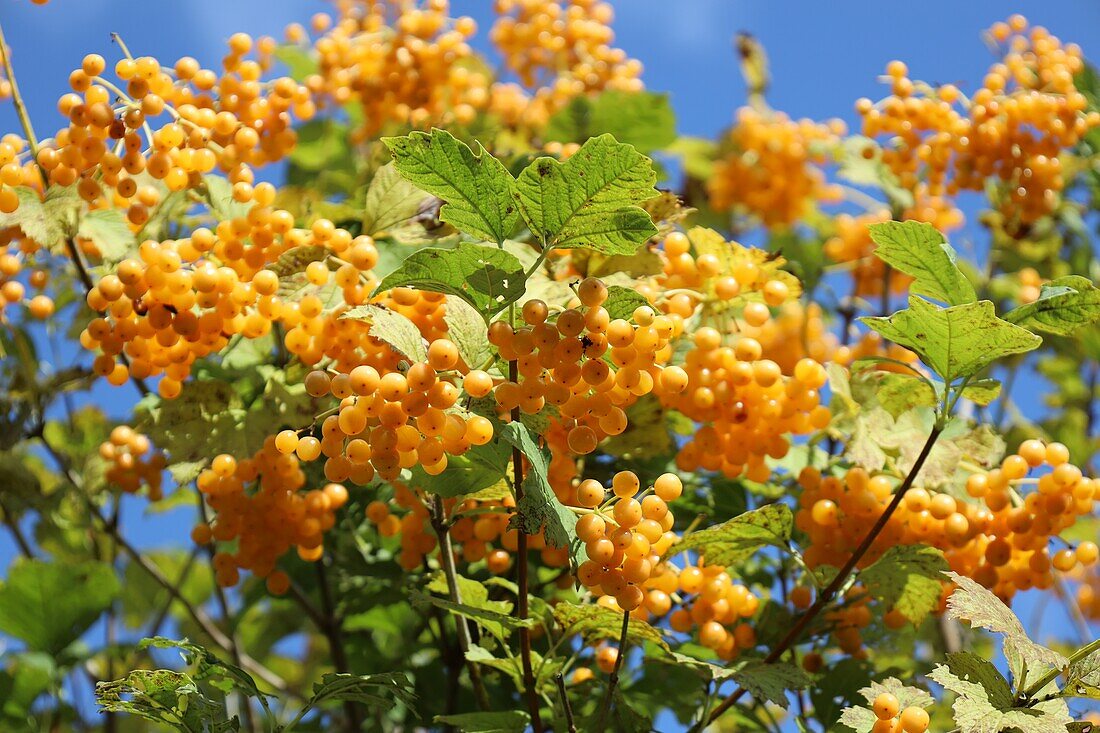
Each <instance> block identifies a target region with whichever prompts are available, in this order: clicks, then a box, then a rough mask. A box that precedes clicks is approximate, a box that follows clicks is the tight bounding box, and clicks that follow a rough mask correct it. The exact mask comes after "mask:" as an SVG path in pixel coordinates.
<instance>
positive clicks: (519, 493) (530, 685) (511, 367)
mask: <svg viewBox="0 0 1100 733" xmlns="http://www.w3.org/2000/svg"><path fill="white" fill-rule="evenodd" d="M508 379H510V380H511V381H513V382H517V381H519V365H518V363H517V362H515V361H510V362H508ZM511 418H512V422H515V423H518V422H519V420H520V413H519V407H513V408H512V414H511ZM512 474H513V483H514V486H515V492H516V506H517V507H518V506H519V505H520V502H522V501H523V453H522V452H521V451H520V449H519V446H518V445H516V446H512ZM516 545H517V546H516V555H517V560H518V562H517V563H516V570H517V575H518V577H517V585H518V586H519V592H518V593H517V599H516V600H517V603H516V618H518V619H519V620H520V621H526V620H527V602H528V601H527V595H528V592H529V588H528V582H529V581H528V578H527V575H528V572H527V571H528V568H527V533H526V532H524V531H523V530H522V529H520V530H519V538H518V541H517V543H516ZM519 654H520V659H521V660H522V662H523V688H524V690H523V691H524V695H525V697H526V698H527V712H528V713H530V715H531V727H532V729H533V730H534V732H535V733H542V718H541V717H539V696H538V691H537V690H535V670H534V667H533V665H532V664H531V630H530V629H529V628H527V626H526V625H524V626H520V627H519Z"/></svg>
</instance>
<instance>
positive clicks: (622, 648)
mask: <svg viewBox="0 0 1100 733" xmlns="http://www.w3.org/2000/svg"><path fill="white" fill-rule="evenodd" d="M629 631H630V611H623V625H622V628H621V629H620V630H619V654H618V656H616V657H615V666H614V667H613V668H612V669H611V676H610V677H609V678H608V680H607V695H606V696H605V697H604V699H603V705H602V706H601V707H600V716H599V718H597V723H596V728H597V729H599V728H602V727H603V721H604V718H606V717H607V713H608V712H609V711H610V710H611V705H612V701H613V700H614V697H615V688H616V687H617V686H618V684H619V672H620V671H621V670H622V668H623V659H625V658H626V635H627V633H628V632H629Z"/></svg>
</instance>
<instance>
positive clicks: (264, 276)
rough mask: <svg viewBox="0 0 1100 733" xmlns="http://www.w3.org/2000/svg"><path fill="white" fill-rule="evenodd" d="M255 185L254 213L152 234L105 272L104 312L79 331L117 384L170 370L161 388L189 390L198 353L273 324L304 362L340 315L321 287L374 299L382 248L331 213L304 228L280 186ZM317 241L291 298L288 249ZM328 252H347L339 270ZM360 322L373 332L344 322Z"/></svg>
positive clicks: (96, 302)
mask: <svg viewBox="0 0 1100 733" xmlns="http://www.w3.org/2000/svg"><path fill="white" fill-rule="evenodd" d="M254 193H255V201H254V203H253V204H252V206H251V208H250V209H249V211H248V214H247V215H246V216H243V217H238V218H234V219H226V220H223V221H221V222H219V223H218V225H217V227H216V228H215V229H214V230H213V231H212V230H210V229H207V228H205V227H200V228H198V229H196V230H194V231H193V232H192V233H191V236H190V237H187V238H184V239H179V240H165V241H162V242H157V241H154V240H147V241H145V242H143V243H142V244H141V246H140V247H139V248H138V253H137V254H138V257H136V258H128V259H126V260H123V261H122V262H120V263H119V264H118V266H117V267H116V268H115V271H114V272H111V273H108V274H106V275H104V276H102V277H101V278H100V279H99V280H98V282H97V283H96V284H95V286H94V287H93V288H92V289H91V291H90V292H89V293H88V296H87V302H88V305H89V306H90V307H91V308H92V310H94V311H96V312H98V313H100V314H102V315H101V316H100V317H99V318H96V319H94V320H93V321H91V323H89V324H88V326H87V328H86V329H85V330H84V331H83V333H81V336H80V342H81V344H82V345H83V346H84V347H85V348H86V349H89V350H97V349H98V350H99V351H101V354H100V356H98V357H97V358H96V360H95V363H94V365H93V368H94V369H95V371H96V373H98V374H100V375H102V376H104V377H106V378H107V379H108V380H109V381H110V382H111V383H112V384H122V383H123V382H125V381H126V379H127V378H128V377H130V376H132V377H135V378H146V377H150V376H157V375H161V374H163V375H164V377H163V378H162V379H161V380H160V382H159V383H158V391H159V393H160V395H161V396H162V397H165V398H168V399H170V398H173V397H175V396H177V395H178V394H179V393H180V390H181V387H182V383H183V381H184V380H185V379H186V378H187V376H188V375H189V374H190V370H191V365H192V364H193V363H194V362H195V360H196V359H199V358H201V357H204V356H207V355H209V354H213V353H216V352H218V351H220V350H221V349H222V348H224V347H225V346H226V344H227V343H228V341H229V339H230V338H232V337H233V336H235V335H237V334H240V335H242V336H244V337H245V338H252V339H254V338H258V337H260V336H263V335H264V334H266V333H268V332H270V330H271V327H272V323H274V322H281V323H282V324H283V325H284V326H285V327H286V336H285V341H286V346H287V348H288V350H290V351H291V352H292V353H294V354H296V355H298V356H299V357H301V358H302V360H303V361H304V362H306V363H315V362H316V361H318V360H319V359H320V358H321V357H322V356H323V355H324V354H325V346H326V345H327V344H330V343H332V342H333V341H334V340H335V334H331V333H330V335H332V336H333V340H332V341H329V340H324V339H322V338H321V337H322V334H323V333H324V332H325V325H326V324H327V323H331V322H332V321H336V320H337V318H338V315H339V314H333V313H331V312H330V313H329V314H327V315H326V314H324V313H323V311H324V303H323V302H322V301H321V299H320V298H319V297H318V296H317V295H316V294H315V293H314V292H313V290H316V289H317V288H318V287H319V286H318V285H317V283H321V284H326V283H328V281H329V279H330V276H332V277H334V278H335V281H336V283H337V284H338V285H339V286H341V287H342V292H343V295H344V300H345V303H348V304H351V305H355V304H358V303H360V302H365V300H366V298H367V296H368V295H369V293H370V287H371V286H372V285H373V281H369V282H365V283H364V282H362V281H361V276H362V272H363V271H364V270H369V268H370V267H372V266H373V265H374V263H375V262H376V261H377V250H375V248H374V244H373V242H372V241H371V240H370V238H369V237H359V238H355V239H353V238H352V236H351V235H350V234H349V233H348V232H347V231H345V230H343V229H337V228H335V227H333V225H332V223H331V222H330V221H328V220H326V219H319V220H317V221H315V222H314V223H313V225H312V227H311V228H310V229H296V228H294V218H293V217H292V216H291V215H290V214H289V213H288V212H286V211H283V210H280V209H275V208H273V207H272V206H271V205H270V204H271V202H272V201H273V199H274V195H275V189H274V187H273V186H271V185H270V184H266V183H262V184H259V185H258V186H256V189H255V192H254ZM313 246H317V247H321V248H323V251H324V252H325V257H324V258H322V261H318V262H314V263H311V264H310V265H309V266H308V267H307V268H306V271H305V273H304V279H306V282H305V283H304V284H301V283H298V280H300V279H303V278H299V277H297V276H296V275H292V276H288V277H286V279H287V280H289V281H291V283H288V285H289V284H296V285H300V286H301V287H300V288H299V290H300V292H297V291H296V292H295V293H294V294H295V295H296V296H299V297H298V299H297V300H293V299H290V298H287V299H285V300H284V298H283V296H282V293H283V292H284V291H283V289H282V288H283V285H284V283H283V282H282V279H281V278H280V276H279V275H278V274H277V273H276V271H275V270H273V269H270V268H272V267H275V266H276V263H277V262H278V260H279V258H280V256H281V255H283V254H284V253H286V252H287V251H288V250H291V249H295V248H298V247H313ZM329 255H331V256H332V257H334V258H347V259H346V260H341V261H342V262H343V264H341V265H340V267H339V269H337V270H336V272H335V273H331V272H330V269H329V266H328V265H327V264H326V262H325V261H323V260H324V259H326V258H327V257H328V256H329ZM216 263H217V264H216ZM309 288H312V290H309ZM326 319H327V320H326ZM357 328H358V330H360V331H362V332H363V334H365V332H366V327H365V326H364V325H363V324H358V323H357V322H355V321H348V322H347V325H346V326H344V327H343V329H342V330H344V331H354V330H356V329H357ZM341 335H343V334H341ZM361 340H363V339H360V341H361ZM356 344H358V341H357V342H355V344H353V346H354V345H356ZM122 357H125V358H122ZM126 362H128V364H129V366H127V364H126Z"/></svg>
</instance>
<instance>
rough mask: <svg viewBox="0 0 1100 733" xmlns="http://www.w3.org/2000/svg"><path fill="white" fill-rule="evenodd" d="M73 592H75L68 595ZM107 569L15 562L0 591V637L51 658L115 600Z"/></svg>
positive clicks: (90, 564)
mask: <svg viewBox="0 0 1100 733" xmlns="http://www.w3.org/2000/svg"><path fill="white" fill-rule="evenodd" d="M76 590H79V592H74V591H76ZM118 593H119V582H118V579H117V578H116V577H115V574H114V571H113V570H112V569H111V566H110V565H107V564H106V563H99V562H86V563H69V562H56V563H54V562H46V561H44V560H20V561H18V562H16V563H14V564H13V565H12V566H11V567H10V569H9V571H8V577H7V580H5V581H4V584H3V585H0V631H3V632H4V633H5V634H8V635H10V636H14V637H15V638H17V639H19V640H21V641H23V642H24V643H25V644H26V645H27V647H28V648H29V649H31V650H33V651H42V652H49V653H50V654H53V655H57V654H59V653H60V652H61V651H62V650H64V649H65V647H67V646H69V644H71V643H73V642H74V641H76V640H77V639H79V638H80V636H81V635H82V634H83V633H84V632H85V631H87V630H88V628H89V627H90V626H91V625H92V624H93V623H95V620H96V619H97V618H99V614H101V613H103V612H104V611H105V610H107V609H108V608H109V607H110V605H111V603H112V602H113V601H114V600H115V598H117V597H118Z"/></svg>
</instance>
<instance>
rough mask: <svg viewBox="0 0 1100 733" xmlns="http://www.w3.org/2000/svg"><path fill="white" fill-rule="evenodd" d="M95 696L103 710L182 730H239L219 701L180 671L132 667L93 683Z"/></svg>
mask: <svg viewBox="0 0 1100 733" xmlns="http://www.w3.org/2000/svg"><path fill="white" fill-rule="evenodd" d="M95 698H96V703H97V704H98V705H99V707H100V709H101V710H103V711H104V712H109V713H111V712H113V713H128V714H130V715H133V716H136V717H138V718H141V719H143V720H148V721H151V722H154V723H163V724H165V725H167V726H169V727H170V728H175V729H176V730H178V731H182V733H225V731H235V730H239V724H238V721H237V719H236V718H235V717H234V718H233V719H231V720H227V719H226V717H225V713H224V711H223V705H222V703H220V702H216V701H214V700H211V699H209V698H207V697H206V696H204V695H203V694H202V693H201V692H199V689H198V686H197V685H196V684H195V681H194V680H193V679H192V678H191V677H190V676H189V675H187V674H185V673H183V672H173V671H172V670H168V669H151V670H150V669H139V670H135V671H133V672H130V673H129V674H128V675H126V676H125V677H123V678H122V679H120V680H114V681H112V682H98V683H96V686H95Z"/></svg>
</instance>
